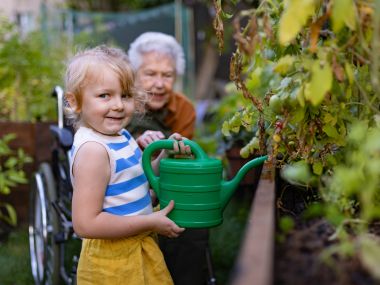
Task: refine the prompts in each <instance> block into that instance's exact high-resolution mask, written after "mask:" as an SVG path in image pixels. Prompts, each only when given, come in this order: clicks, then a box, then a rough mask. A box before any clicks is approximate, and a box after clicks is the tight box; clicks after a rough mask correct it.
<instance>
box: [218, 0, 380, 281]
mask: <svg viewBox="0 0 380 285" xmlns="http://www.w3.org/2000/svg"><path fill="white" fill-rule="evenodd" d="M237 2H238V1H237ZM214 5H215V6H216V11H217V14H216V19H218V20H217V21H215V23H217V25H215V29H216V30H217V33H216V35H217V36H218V37H219V40H220V41H222V40H223V39H222V35H223V32H222V31H223V24H222V19H223V16H224V15H223V13H222V12H221V10H222V7H221V1H216V0H215V1H214ZM230 16H231V15H230ZM233 17H234V21H233V23H234V39H235V41H236V51H235V52H234V54H233V56H232V58H231V64H230V79H231V81H233V82H235V85H236V87H237V88H238V89H239V90H240V91H241V92H242V94H243V96H244V97H245V98H246V99H248V100H249V104H247V105H246V106H245V108H244V109H242V110H239V111H238V112H236V113H235V114H234V115H233V116H232V117H231V118H229V119H228V120H227V121H226V122H225V124H224V125H223V132H224V134H225V135H226V136H229V135H230V134H231V133H233V132H234V131H235V130H237V129H239V127H245V126H246V125H249V126H252V125H254V126H256V129H257V130H258V131H257V132H256V133H254V135H253V137H252V139H251V140H250V142H249V143H248V144H247V145H246V146H245V147H244V148H243V149H242V151H241V154H242V155H247V153H258V154H268V155H269V157H270V159H271V160H272V162H273V164H274V165H276V167H278V168H280V169H281V173H282V176H283V177H284V178H285V179H286V180H287V181H288V182H290V183H292V184H298V185H302V186H307V187H308V186H313V187H314V188H315V189H318V191H319V194H320V196H321V198H322V201H323V206H324V207H322V208H323V211H324V214H325V217H326V218H328V219H329V221H330V222H331V223H332V224H334V225H335V226H336V227H337V232H336V235H334V237H335V238H337V239H339V240H340V241H341V242H340V243H338V245H337V248H336V250H337V252H340V253H350V254H352V253H353V252H355V251H358V252H359V258H360V259H361V261H362V262H363V264H364V266H366V268H367V269H368V270H369V271H370V272H372V273H373V275H374V276H377V278H380V272H379V271H378V269H377V268H378V267H377V264H376V262H374V261H375V259H374V256H375V255H376V253H378V252H380V240H379V239H372V240H371V239H369V238H368V226H369V225H370V223H372V222H374V221H376V220H378V219H379V218H380V206H379V205H380V145H379V141H380V1H370V0H368V1H365V0H287V1H280V0H263V1H261V2H260V4H259V5H258V7H257V8H252V9H249V10H243V11H241V12H239V13H237V14H235V15H233ZM243 116H244V118H245V120H243V119H242V118H243ZM247 119H251V121H250V122H249V123H247V121H246V120H247ZM348 224H349V226H350V227H349V231H347V225H348ZM353 232H355V233H356V237H357V238H356V239H355V240H354V242H353V239H352V233H353ZM334 237H332V238H334ZM333 251H334V250H331V252H333Z"/></svg>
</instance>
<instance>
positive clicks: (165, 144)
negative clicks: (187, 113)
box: [142, 140, 208, 195]
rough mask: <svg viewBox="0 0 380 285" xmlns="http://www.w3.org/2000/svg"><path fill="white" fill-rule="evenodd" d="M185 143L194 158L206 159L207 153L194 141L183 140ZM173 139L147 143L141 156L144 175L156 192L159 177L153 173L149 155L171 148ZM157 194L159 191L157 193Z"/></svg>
mask: <svg viewBox="0 0 380 285" xmlns="http://www.w3.org/2000/svg"><path fill="white" fill-rule="evenodd" d="M183 142H184V144H185V145H188V146H190V149H191V152H192V153H193V154H194V155H195V158H196V159H208V156H207V154H206V153H205V152H204V151H203V149H202V148H201V147H200V146H199V145H198V144H197V143H196V142H193V141H191V140H183ZM173 144H174V140H159V141H155V142H153V143H151V144H149V145H148V146H147V147H146V148H145V150H144V152H143V156H142V164H143V167H144V171H145V174H146V176H147V177H148V180H149V183H150V185H151V186H152V188H153V190H154V191H155V192H156V193H157V192H159V190H158V180H159V178H158V177H157V176H156V175H154V172H153V169H152V164H151V157H152V154H153V153H154V152H155V151H157V150H161V149H173ZM157 195H159V193H157Z"/></svg>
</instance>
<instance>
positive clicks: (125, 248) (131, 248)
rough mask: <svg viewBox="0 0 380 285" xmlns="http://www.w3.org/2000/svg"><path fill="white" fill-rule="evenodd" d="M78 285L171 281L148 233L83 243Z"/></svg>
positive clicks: (154, 284)
mask: <svg viewBox="0 0 380 285" xmlns="http://www.w3.org/2000/svg"><path fill="white" fill-rule="evenodd" d="M77 284H78V285H96V284H101V285H106V284H109V285H118V284H127V285H169V284H170V285H172V284H173V280H172V278H171V276H170V273H169V271H168V269H167V267H166V264H165V260H164V257H163V255H162V253H161V250H160V248H159V247H158V245H157V242H156V240H155V239H154V237H153V235H152V234H150V233H143V234H140V235H137V236H133V237H129V238H123V239H115V240H103V239H83V243H82V250H81V254H80V258H79V264H78V271H77Z"/></svg>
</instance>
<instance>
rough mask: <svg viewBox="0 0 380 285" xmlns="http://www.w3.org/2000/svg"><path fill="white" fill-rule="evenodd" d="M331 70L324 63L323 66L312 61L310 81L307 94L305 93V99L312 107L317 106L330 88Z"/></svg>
mask: <svg viewBox="0 0 380 285" xmlns="http://www.w3.org/2000/svg"><path fill="white" fill-rule="evenodd" d="M332 80H333V76H332V69H331V66H330V65H329V64H328V63H327V62H325V64H324V65H323V66H321V65H320V63H319V61H318V60H316V61H314V63H313V65H312V67H311V81H310V85H309V86H308V87H309V90H308V91H309V92H306V91H305V98H306V99H307V100H309V101H310V102H311V103H312V104H313V105H314V106H318V105H319V104H320V103H321V102H322V101H323V99H324V98H325V95H326V93H327V92H328V91H330V89H331V86H332Z"/></svg>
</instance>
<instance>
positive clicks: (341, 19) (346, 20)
mask: <svg viewBox="0 0 380 285" xmlns="http://www.w3.org/2000/svg"><path fill="white" fill-rule="evenodd" d="M355 14H356V13H355V4H354V1H353V0H334V1H333V6H332V14H331V18H332V26H333V30H334V32H335V33H337V32H339V31H340V30H341V29H342V28H343V26H344V24H345V25H346V26H347V27H349V28H350V29H351V30H353V31H355V30H356V16H355Z"/></svg>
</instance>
